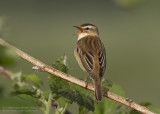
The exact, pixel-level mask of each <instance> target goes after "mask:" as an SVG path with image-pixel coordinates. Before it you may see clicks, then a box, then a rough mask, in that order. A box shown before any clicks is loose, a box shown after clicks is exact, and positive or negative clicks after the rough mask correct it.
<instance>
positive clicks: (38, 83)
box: [22, 74, 43, 87]
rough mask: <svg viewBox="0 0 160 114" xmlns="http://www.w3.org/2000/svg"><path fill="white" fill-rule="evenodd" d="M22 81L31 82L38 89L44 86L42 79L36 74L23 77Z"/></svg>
mask: <svg viewBox="0 0 160 114" xmlns="http://www.w3.org/2000/svg"><path fill="white" fill-rule="evenodd" d="M22 80H23V81H29V82H31V83H33V84H34V85H35V86H37V87H41V86H42V84H43V83H42V81H41V80H40V78H39V77H38V76H37V75H35V74H31V75H23V76H22Z"/></svg>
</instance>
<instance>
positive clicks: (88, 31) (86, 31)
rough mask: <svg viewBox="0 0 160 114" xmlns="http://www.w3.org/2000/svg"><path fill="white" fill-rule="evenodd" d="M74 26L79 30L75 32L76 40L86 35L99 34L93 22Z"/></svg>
mask: <svg viewBox="0 0 160 114" xmlns="http://www.w3.org/2000/svg"><path fill="white" fill-rule="evenodd" d="M74 27H76V28H77V29H79V30H80V32H78V33H77V34H78V40H79V39H81V38H84V37H86V36H98V34H99V33H98V29H97V27H96V26H95V25H93V24H89V23H86V24H82V25H80V26H74Z"/></svg>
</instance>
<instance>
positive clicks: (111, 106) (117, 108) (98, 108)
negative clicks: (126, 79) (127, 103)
mask: <svg viewBox="0 0 160 114" xmlns="http://www.w3.org/2000/svg"><path fill="white" fill-rule="evenodd" d="M110 91H111V92H113V93H116V94H117V95H120V96H123V97H125V96H126V95H125V92H124V90H123V89H122V88H121V87H120V86H118V85H112V88H110ZM124 108H125V107H124V106H122V105H121V104H119V103H117V102H115V101H113V100H110V99H107V98H104V97H103V100H102V102H100V103H95V112H94V114H113V113H116V114H117V113H121V114H123V113H124V114H125V111H124Z"/></svg>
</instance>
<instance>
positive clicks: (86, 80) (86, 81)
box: [84, 75, 89, 88]
mask: <svg viewBox="0 0 160 114" xmlns="http://www.w3.org/2000/svg"><path fill="white" fill-rule="evenodd" d="M88 78H89V75H88V76H87V78H86V79H85V80H84V82H85V83H86V86H85V88H87V87H88Z"/></svg>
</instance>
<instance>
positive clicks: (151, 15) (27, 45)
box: [0, 0, 160, 107]
mask: <svg viewBox="0 0 160 114" xmlns="http://www.w3.org/2000/svg"><path fill="white" fill-rule="evenodd" d="M83 23H92V24H95V25H96V26H97V27H98V28H99V32H100V38H101V40H102V41H103V43H104V45H105V47H106V50H107V70H106V73H105V76H104V78H105V79H108V80H111V81H112V82H113V83H115V84H118V85H120V86H122V88H123V89H124V90H125V91H126V93H127V95H128V97H129V98H131V99H133V100H134V101H135V102H138V103H139V102H142V101H148V102H151V103H152V104H153V105H154V106H158V107H160V51H159V49H160V1H159V0H113V1H112V0H106V1H101V2H100V1H91V0H84V1H83V0H82V1H74V0H66V1H58V0H57V1H49V0H48V1H43V0H23V1H22V0H19V1H17V0H14V1H12V0H0V27H1V28H3V29H2V30H1V31H0V32H1V33H0V36H2V37H3V39H5V40H6V41H8V42H10V43H11V44H13V45H15V46H16V47H18V48H20V49H21V50H23V51H25V52H27V53H28V54H30V55H32V56H33V57H35V58H37V59H39V60H41V61H43V62H45V63H47V64H49V65H51V64H52V63H53V62H54V61H55V60H56V59H57V58H59V57H60V56H61V55H64V54H66V55H67V57H68V65H69V67H70V72H69V74H71V75H73V76H76V77H79V78H81V79H84V78H85V77H86V76H87V73H84V72H83V71H82V70H81V69H80V68H79V66H78V64H77V62H76V60H75V58H74V54H73V50H74V48H75V44H76V42H77V36H75V35H73V34H74V33H77V32H78V31H77V30H76V29H75V28H73V26H74V25H80V24H83ZM31 67H32V65H31V64H30V63H28V62H26V61H24V60H22V59H19V60H18V62H17V63H16V66H14V67H9V68H7V69H9V70H11V71H15V72H17V71H19V70H21V71H22V72H23V73H25V74H30V73H36V74H37V75H40V76H41V78H43V79H44V82H45V83H46V87H45V88H47V75H48V74H46V73H40V72H35V71H33V70H32V69H31ZM9 82H10V81H8V80H6V79H2V78H1V80H0V85H3V86H4V88H5V89H7V90H5V91H9V90H10V89H11V85H10V84H9Z"/></svg>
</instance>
